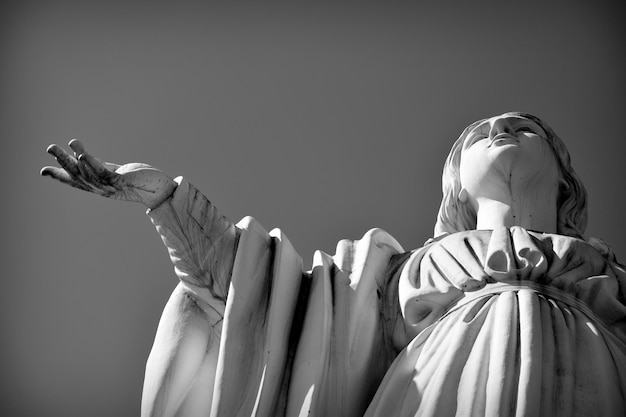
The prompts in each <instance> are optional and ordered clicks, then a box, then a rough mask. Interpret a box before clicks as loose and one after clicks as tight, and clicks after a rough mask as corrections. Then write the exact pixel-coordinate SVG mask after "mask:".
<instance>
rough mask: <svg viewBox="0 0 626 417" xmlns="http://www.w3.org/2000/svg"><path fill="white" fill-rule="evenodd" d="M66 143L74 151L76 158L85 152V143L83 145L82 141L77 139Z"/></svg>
mask: <svg viewBox="0 0 626 417" xmlns="http://www.w3.org/2000/svg"><path fill="white" fill-rule="evenodd" d="M68 145H69V147H70V148H71V149H72V150H73V151H74V155H75V156H76V158H78V157H79V156H80V155H82V154H84V153H85V145H83V143H82V142H81V141H79V140H78V139H72V140H70V142H69V143H68Z"/></svg>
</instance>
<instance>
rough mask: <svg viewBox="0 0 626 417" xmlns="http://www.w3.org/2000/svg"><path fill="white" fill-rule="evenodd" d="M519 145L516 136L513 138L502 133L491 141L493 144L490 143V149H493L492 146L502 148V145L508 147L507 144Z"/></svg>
mask: <svg viewBox="0 0 626 417" xmlns="http://www.w3.org/2000/svg"><path fill="white" fill-rule="evenodd" d="M518 143H519V140H518V139H517V138H516V137H515V136H511V135H509V134H506V133H500V134H498V135H496V136H494V137H493V139H491V142H489V146H488V147H491V145H495V146H502V145H507V144H515V145H517V144H518Z"/></svg>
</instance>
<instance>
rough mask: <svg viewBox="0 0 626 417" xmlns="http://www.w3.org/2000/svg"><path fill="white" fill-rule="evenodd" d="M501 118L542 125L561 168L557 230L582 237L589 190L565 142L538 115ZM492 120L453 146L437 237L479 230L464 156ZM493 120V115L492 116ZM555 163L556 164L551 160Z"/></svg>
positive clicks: (475, 125) (471, 129) (476, 125)
mask: <svg viewBox="0 0 626 417" xmlns="http://www.w3.org/2000/svg"><path fill="white" fill-rule="evenodd" d="M501 117H515V118H521V119H525V120H528V123H529V125H534V126H538V127H539V129H536V130H538V131H539V132H537V133H538V134H539V135H540V136H541V137H543V138H544V139H545V141H546V142H547V144H548V145H549V148H550V149H551V150H552V152H553V153H554V156H555V157H556V165H557V170H558V174H557V175H558V195H557V207H556V210H557V233H559V234H562V235H567V236H573V237H582V236H583V233H584V231H585V228H586V226H587V193H586V191H585V188H584V187H583V185H582V182H581V181H580V179H579V178H578V176H577V175H576V173H575V172H574V170H573V169H572V166H571V161H570V156H569V153H568V151H567V149H566V148H565V145H564V144H563V141H561V139H560V138H559V137H558V136H557V135H556V134H555V133H554V131H553V130H552V129H551V128H550V126H548V125H547V124H546V123H544V122H543V121H542V120H541V119H539V118H538V117H535V116H533V115H531V114H527V113H518V112H511V113H505V114H503V115H501V116H498V117H497V118H501ZM487 120H490V119H482V120H478V121H476V122H474V123H472V124H471V125H469V126H468V127H466V128H465V130H463V133H461V136H460V137H459V138H458V139H457V141H456V142H455V143H454V145H452V149H451V150H450V154H449V155H448V158H447V159H446V163H445V165H444V168H443V176H442V190H443V199H442V201H441V207H440V208H439V214H438V215H437V223H436V224H435V231H434V236H435V237H437V236H440V235H442V234H446V233H455V232H460V231H464V230H474V229H476V212H475V209H474V208H473V206H472V205H471V204H468V203H467V202H466V201H461V200H462V199H461V197H460V194H461V189H462V187H461V174H460V173H461V170H460V166H461V159H462V154H463V149H464V144H465V143H466V139H467V138H468V137H471V136H472V135H474V134H475V133H476V132H475V129H477V128H482V126H484V124H485V122H486V121H487ZM492 120H493V118H492ZM551 163H554V162H553V161H552V160H551Z"/></svg>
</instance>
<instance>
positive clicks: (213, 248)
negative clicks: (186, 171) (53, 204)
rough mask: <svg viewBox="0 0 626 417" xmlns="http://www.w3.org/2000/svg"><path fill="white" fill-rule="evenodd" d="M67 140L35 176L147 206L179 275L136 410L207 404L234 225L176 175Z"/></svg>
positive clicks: (168, 412) (150, 412) (149, 412)
mask: <svg viewBox="0 0 626 417" xmlns="http://www.w3.org/2000/svg"><path fill="white" fill-rule="evenodd" d="M69 146H70V148H71V149H72V150H73V151H74V154H73V155H70V154H69V153H67V152H66V151H65V150H63V149H62V148H60V147H59V146H57V145H51V146H50V147H49V148H48V153H50V154H51V155H53V156H54V157H55V158H56V160H57V161H58V163H59V165H60V167H45V168H43V169H42V171H41V174H42V175H45V176H50V177H51V178H53V179H55V180H57V181H60V182H62V183H64V184H67V185H70V186H71V187H74V188H77V189H80V190H84V191H89V192H93V193H96V194H99V195H102V196H104V197H109V198H115V199H119V200H124V201H132V202H139V203H142V204H143V205H145V206H146V207H148V208H149V209H150V210H148V216H149V217H150V218H151V220H152V222H153V223H154V225H155V226H156V228H157V231H158V232H159V234H160V235H161V237H162V239H163V242H164V243H165V246H166V247H167V248H168V252H169V254H170V258H171V259H172V262H173V263H174V267H175V270H176V274H177V275H178V277H179V279H180V280H181V283H179V285H178V287H177V288H176V290H175V291H174V293H173V294H172V297H171V298H170V300H169V301H168V303H167V306H166V308H165V311H164V312H163V316H162V318H161V321H160V323H159V328H158V331H157V336H156V338H155V342H154V346H153V348H152V352H151V353H150V357H149V359H148V363H147V366H146V379H145V382H144V392H143V399H142V416H150V417H152V416H173V415H174V414H176V413H178V412H182V413H186V411H184V410H187V408H189V407H190V409H191V410H194V409H196V407H199V408H201V409H209V408H210V400H211V393H212V391H213V389H212V387H213V380H214V375H215V365H216V363H217V355H218V348H219V341H220V329H221V323H222V318H223V315H224V308H225V304H226V297H227V293H228V288H229V285H230V279H231V272H232V267H233V261H234V257H235V251H236V248H237V243H238V239H239V229H237V228H236V227H235V225H234V224H233V223H232V222H231V221H230V220H228V219H227V218H226V217H224V216H222V215H221V214H220V213H219V212H218V211H217V209H216V208H215V206H213V205H212V204H211V203H210V202H209V201H208V200H207V198H206V197H205V196H204V195H202V194H201V193H200V192H199V191H198V190H196V189H195V188H194V187H193V186H192V185H191V184H189V183H188V182H186V181H183V180H182V179H177V180H176V181H175V180H173V179H171V178H170V177H168V176H167V175H165V174H164V173H163V172H161V171H160V170H158V169H156V168H153V167H151V166H150V165H146V164H140V163H132V164H126V165H117V164H111V163H107V162H102V161H100V160H98V159H96V158H94V157H93V156H91V155H90V154H88V153H87V152H86V151H85V148H84V146H83V145H82V144H81V143H80V142H79V141H77V140H73V141H71V142H70V143H69ZM181 410H183V411H181Z"/></svg>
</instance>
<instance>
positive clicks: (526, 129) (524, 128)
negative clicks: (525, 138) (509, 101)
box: [515, 126, 535, 133]
mask: <svg viewBox="0 0 626 417" xmlns="http://www.w3.org/2000/svg"><path fill="white" fill-rule="evenodd" d="M515 131H516V132H526V133H535V131H534V130H533V128H532V127H530V126H520V127H518V128H517V129H515Z"/></svg>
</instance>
